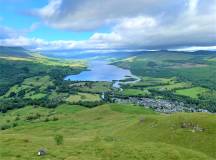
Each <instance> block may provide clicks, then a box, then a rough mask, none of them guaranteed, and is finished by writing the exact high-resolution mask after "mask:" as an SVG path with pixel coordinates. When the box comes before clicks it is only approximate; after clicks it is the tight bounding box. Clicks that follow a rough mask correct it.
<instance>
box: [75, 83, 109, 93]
mask: <svg viewBox="0 0 216 160" xmlns="http://www.w3.org/2000/svg"><path fill="white" fill-rule="evenodd" d="M111 86H112V83H111V82H78V83H74V84H72V85H71V87H72V88H75V89H77V90H78V91H81V92H91V93H102V92H108V91H111Z"/></svg>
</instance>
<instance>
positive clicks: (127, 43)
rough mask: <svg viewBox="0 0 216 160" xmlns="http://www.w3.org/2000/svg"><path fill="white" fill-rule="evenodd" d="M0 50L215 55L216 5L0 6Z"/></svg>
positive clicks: (145, 1)
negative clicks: (199, 52)
mask: <svg viewBox="0 0 216 160" xmlns="http://www.w3.org/2000/svg"><path fill="white" fill-rule="evenodd" d="M0 45H2V46H23V47H25V48H28V49H34V50H55V51H58V50H59V51H60V50H81V51H85V52H102V51H103V52H104V51H119V50H124V51H137V50H161V49H170V50H188V51H190V50H216V0H0Z"/></svg>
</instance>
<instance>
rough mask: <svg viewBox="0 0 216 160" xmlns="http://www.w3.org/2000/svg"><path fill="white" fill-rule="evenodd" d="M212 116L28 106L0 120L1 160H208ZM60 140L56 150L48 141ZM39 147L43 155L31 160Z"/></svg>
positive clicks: (213, 141) (214, 141)
mask: <svg viewBox="0 0 216 160" xmlns="http://www.w3.org/2000/svg"><path fill="white" fill-rule="evenodd" d="M215 118H216V117H215V115H212V114H207V113H193V114H189V113H178V114H173V115H162V114H156V113H155V112H153V111H151V110H148V109H143V108H141V107H136V106H131V105H117V104H109V105H103V106H99V107H96V108H94V109H87V108H84V107H81V106H74V105H61V106H59V107H57V108H56V109H46V108H40V107H39V108H33V107H31V106H29V107H25V108H22V109H18V110H13V111H10V112H8V113H5V114H1V115H0V122H1V123H0V124H1V128H2V126H6V125H8V126H10V128H8V129H5V130H2V131H0V139H1V141H0V148H1V150H0V159H1V160H29V159H46V160H48V159H52V160H59V159H67V160H78V159H79V160H86V159H88V160H91V159H92V160H104V159H107V160H127V159H133V160H144V159H147V160H192V159H193V160H213V159H216V152H215V148H216V138H215V134H216V128H215V125H216V122H215ZM56 135H58V136H60V137H63V142H62V144H60V145H57V144H56V142H55V139H54V137H56ZM40 148H44V149H45V150H46V152H47V154H46V155H45V156H43V157H39V156H37V151H38V150H39V149H40Z"/></svg>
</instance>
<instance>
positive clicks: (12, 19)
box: [0, 0, 93, 41]
mask: <svg viewBox="0 0 216 160" xmlns="http://www.w3.org/2000/svg"><path fill="white" fill-rule="evenodd" d="M0 3H1V5H0V10H1V12H0V17H1V21H0V25H2V26H7V27H10V28H13V29H17V30H25V29H29V28H30V27H31V26H33V25H35V26H37V28H36V29H34V30H33V31H31V32H28V33H27V37H37V38H42V39H45V40H49V41H50V40H59V39H62V40H71V39H74V40H83V39H88V38H89V37H90V36H91V35H92V34H93V32H78V33H77V32H71V31H67V30H58V29H54V28H50V27H48V26H46V25H44V24H42V23H40V20H39V18H38V17H34V16H30V15H29V14H28V12H29V11H30V10H31V9H34V8H40V7H43V6H45V5H46V4H47V3H48V1H47V0H9V1H5V0H0Z"/></svg>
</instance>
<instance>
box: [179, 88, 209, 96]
mask: <svg viewBox="0 0 216 160" xmlns="http://www.w3.org/2000/svg"><path fill="white" fill-rule="evenodd" d="M207 91H208V90H207V89H205V88H202V87H193V88H189V89H180V90H176V94H179V95H183V96H189V97H191V98H198V95H201V94H202V93H205V92H207Z"/></svg>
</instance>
